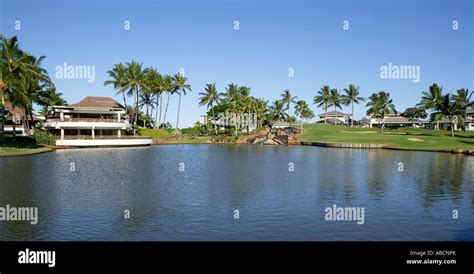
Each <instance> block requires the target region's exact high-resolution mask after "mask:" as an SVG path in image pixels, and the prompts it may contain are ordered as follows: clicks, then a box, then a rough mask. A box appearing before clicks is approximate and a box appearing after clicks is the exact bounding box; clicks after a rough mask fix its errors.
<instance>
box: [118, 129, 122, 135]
mask: <svg viewBox="0 0 474 274" xmlns="http://www.w3.org/2000/svg"><path fill="white" fill-rule="evenodd" d="M117 136H118V137H120V136H122V130H121V129H119V130H117Z"/></svg>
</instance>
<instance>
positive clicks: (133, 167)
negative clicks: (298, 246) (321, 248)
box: [0, 145, 474, 240]
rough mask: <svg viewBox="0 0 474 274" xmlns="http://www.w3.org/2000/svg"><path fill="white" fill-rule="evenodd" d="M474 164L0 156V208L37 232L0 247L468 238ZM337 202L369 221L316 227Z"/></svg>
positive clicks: (136, 153) (276, 156)
mask: <svg viewBox="0 0 474 274" xmlns="http://www.w3.org/2000/svg"><path fill="white" fill-rule="evenodd" d="M473 162H474V160H473V158H472V157H466V156H462V155H451V154H447V153H429V152H406V151H389V150H355V149H353V150H351V149H349V150H345V149H331V148H317V147H302V146H293V147H267V146H245V145H242V146H226V145H222V146H218V145H177V146H156V147H150V148H135V149H99V150H93V149H90V150H70V151H58V152H54V153H48V154H42V155H36V156H31V157H20V158H2V159H0V176H1V180H0V206H4V205H6V204H11V205H15V206H37V207H39V210H40V222H39V224H38V225H36V226H32V225H30V224H29V223H24V222H0V239H1V240H374V239H379V240H403V239H405V240H460V239H461V240H474V239H473V238H472V237H473V234H472V233H471V232H470V231H471V230H470V228H472V227H473V226H474V210H473V209H474V182H473V178H474V177H473V170H474V168H473V165H474V164H473ZM71 163H73V164H74V166H75V170H74V171H71V169H70V167H71V166H70V165H71ZM290 163H291V164H292V166H293V167H294V171H291V170H289V164H290ZM400 163H402V164H403V170H400V169H399V168H400ZM180 168H181V169H180ZM333 204H337V205H338V206H362V207H365V208H366V214H367V216H366V223H365V224H364V225H363V226H357V225H354V224H351V223H348V222H332V223H328V222H326V221H324V218H323V212H324V208H325V207H328V206H332V205H333ZM452 209H458V210H459V211H460V212H461V213H462V214H460V216H461V218H460V219H459V220H457V221H453V219H452V218H451V212H452ZM125 210H129V212H130V219H125V218H124V214H125ZM234 210H239V212H240V217H241V218H240V219H238V220H235V219H234V218H233V215H234ZM387 227H389V228H390V229H387Z"/></svg>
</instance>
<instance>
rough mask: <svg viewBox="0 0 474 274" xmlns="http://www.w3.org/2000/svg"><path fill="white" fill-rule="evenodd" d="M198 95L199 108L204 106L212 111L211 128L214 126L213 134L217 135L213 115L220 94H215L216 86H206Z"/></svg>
mask: <svg viewBox="0 0 474 274" xmlns="http://www.w3.org/2000/svg"><path fill="white" fill-rule="evenodd" d="M199 95H200V96H201V97H199V106H206V107H207V109H212V118H213V119H214V121H213V126H214V132H215V134H216V135H217V128H216V123H215V122H216V120H215V117H216V115H215V113H214V108H213V106H214V104H216V103H218V102H219V101H220V94H219V92H217V89H216V84H215V83H213V84H206V88H205V89H204V92H200V93H199Z"/></svg>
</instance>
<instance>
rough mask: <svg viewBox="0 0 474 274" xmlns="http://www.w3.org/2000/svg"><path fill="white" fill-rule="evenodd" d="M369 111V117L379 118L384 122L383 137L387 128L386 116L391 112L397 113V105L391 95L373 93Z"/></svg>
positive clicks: (382, 92)
mask: <svg viewBox="0 0 474 274" xmlns="http://www.w3.org/2000/svg"><path fill="white" fill-rule="evenodd" d="M366 106H367V107H369V109H368V110H367V115H369V116H371V117H372V118H378V119H381V121H382V125H381V127H382V135H383V130H384V126H385V122H384V120H385V116H386V115H387V113H389V112H391V111H392V112H395V113H396V112H397V111H396V110H395V105H394V104H393V100H392V99H391V98H390V93H387V92H384V91H380V92H379V93H373V94H372V95H371V96H370V97H369V102H368V103H367V104H366Z"/></svg>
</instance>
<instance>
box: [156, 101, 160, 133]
mask: <svg viewBox="0 0 474 274" xmlns="http://www.w3.org/2000/svg"><path fill="white" fill-rule="evenodd" d="M159 99H160V96H159V95H158V94H157V95H156V113H155V128H159V127H160V125H159V124H160V121H159V120H158V100H159Z"/></svg>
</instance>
